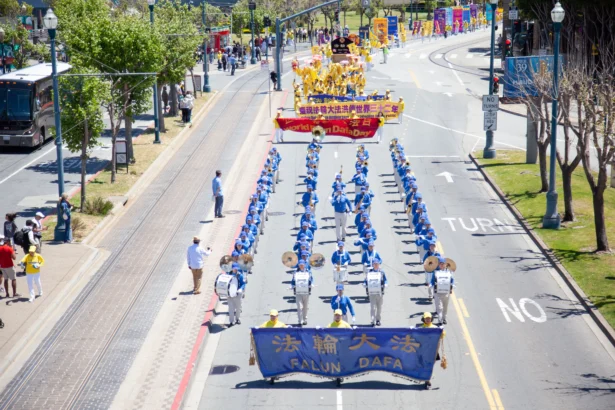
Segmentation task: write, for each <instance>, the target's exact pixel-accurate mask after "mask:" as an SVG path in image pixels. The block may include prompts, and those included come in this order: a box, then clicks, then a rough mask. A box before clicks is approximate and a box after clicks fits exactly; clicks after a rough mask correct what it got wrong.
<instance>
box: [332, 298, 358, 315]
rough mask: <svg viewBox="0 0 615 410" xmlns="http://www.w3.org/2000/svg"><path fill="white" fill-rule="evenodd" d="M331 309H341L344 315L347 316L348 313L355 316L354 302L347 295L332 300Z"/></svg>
mask: <svg viewBox="0 0 615 410" xmlns="http://www.w3.org/2000/svg"><path fill="white" fill-rule="evenodd" d="M331 309H333V310H335V309H341V310H342V313H343V314H344V315H345V314H346V313H347V312H348V311H350V314H351V315H352V316H354V308H353V307H352V301H351V300H350V298H349V297H348V296H346V295H344V296H342V297H339V296H338V295H335V296H333V297H332V298H331Z"/></svg>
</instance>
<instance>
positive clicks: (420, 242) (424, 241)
mask: <svg viewBox="0 0 615 410" xmlns="http://www.w3.org/2000/svg"><path fill="white" fill-rule="evenodd" d="M437 239H438V238H437V237H436V235H433V236H432V237H431V238H430V237H428V236H425V237H423V236H421V237H419V238H418V239H417V240H416V246H422V247H423V249H425V250H426V251H428V250H429V245H430V244H431V242H433V241H435V240H437Z"/></svg>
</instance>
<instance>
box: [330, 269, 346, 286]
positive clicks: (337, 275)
mask: <svg viewBox="0 0 615 410" xmlns="http://www.w3.org/2000/svg"><path fill="white" fill-rule="evenodd" d="M333 282H335V283H344V282H348V269H345V268H342V269H340V270H339V271H338V270H337V268H334V269H333Z"/></svg>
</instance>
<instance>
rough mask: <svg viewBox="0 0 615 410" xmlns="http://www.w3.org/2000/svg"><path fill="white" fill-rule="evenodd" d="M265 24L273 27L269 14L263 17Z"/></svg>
mask: <svg viewBox="0 0 615 410" xmlns="http://www.w3.org/2000/svg"><path fill="white" fill-rule="evenodd" d="M263 25H264V26H265V27H271V19H270V18H269V17H268V16H265V17H264V18H263Z"/></svg>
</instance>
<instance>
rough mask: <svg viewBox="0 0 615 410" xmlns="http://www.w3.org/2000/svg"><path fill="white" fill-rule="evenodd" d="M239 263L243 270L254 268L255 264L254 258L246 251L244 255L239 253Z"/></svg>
mask: <svg viewBox="0 0 615 410" xmlns="http://www.w3.org/2000/svg"><path fill="white" fill-rule="evenodd" d="M237 263H239V267H240V268H241V270H242V271H246V272H247V271H249V270H250V269H252V266H254V258H253V257H252V256H251V255H248V254H247V253H245V254H243V255H239V261H238V262H237Z"/></svg>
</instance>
